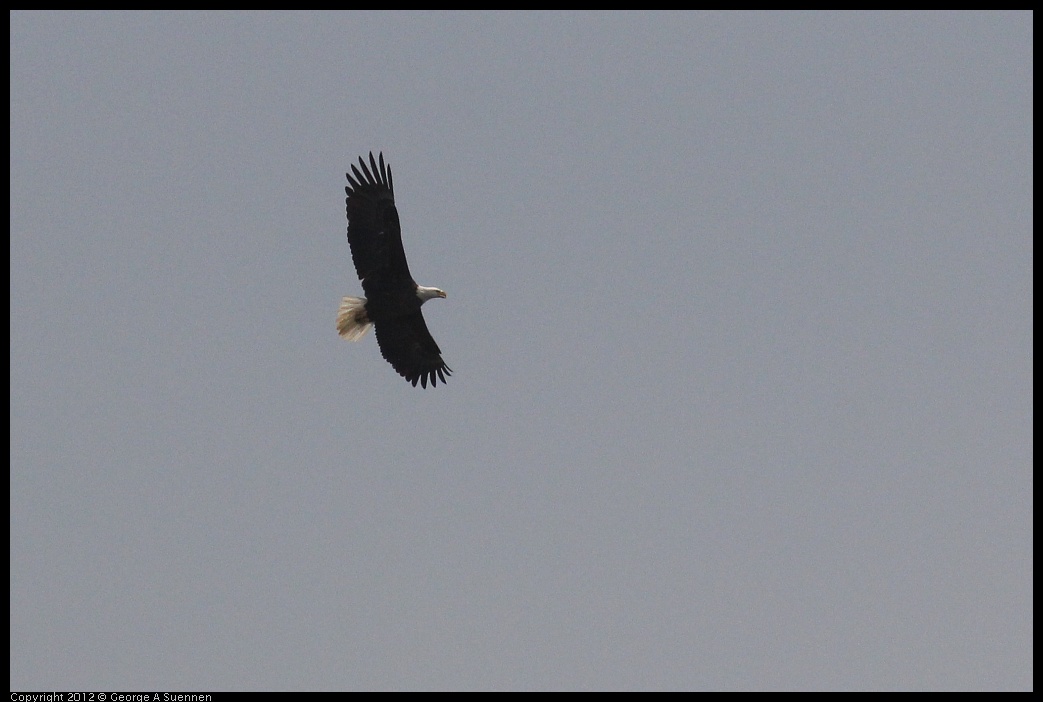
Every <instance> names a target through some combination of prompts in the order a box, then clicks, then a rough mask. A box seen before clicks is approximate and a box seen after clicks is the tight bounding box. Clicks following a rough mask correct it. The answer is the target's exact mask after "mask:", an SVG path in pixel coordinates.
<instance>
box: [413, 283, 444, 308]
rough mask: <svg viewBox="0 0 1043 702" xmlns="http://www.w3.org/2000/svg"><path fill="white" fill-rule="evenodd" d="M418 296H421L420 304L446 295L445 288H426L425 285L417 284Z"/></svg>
mask: <svg viewBox="0 0 1043 702" xmlns="http://www.w3.org/2000/svg"><path fill="white" fill-rule="evenodd" d="M416 296H417V297H419V298H420V304H424V303H425V302H427V301H428V300H430V299H432V298H435V297H445V290H440V289H438V288H425V287H424V286H423V285H418V286H416Z"/></svg>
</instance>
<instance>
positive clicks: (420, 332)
mask: <svg viewBox="0 0 1043 702" xmlns="http://www.w3.org/2000/svg"><path fill="white" fill-rule="evenodd" d="M359 167H360V168H361V169H362V170H361V171H360V170H359V168H356V167H355V165H354V164H352V166H351V173H345V175H346V176H347V178H348V186H347V187H346V188H344V191H345V192H346V193H347V194H348V197H347V208H348V244H349V245H350V246H351V258H352V260H353V261H354V262H355V270H356V271H357V272H358V274H359V280H361V281H362V289H363V290H364V291H365V292H366V297H345V298H344V299H343V300H341V302H340V310H339V311H338V312H337V332H338V333H339V334H340V336H341V338H344V339H347V340H349V341H358V340H359V339H361V338H362V337H363V335H365V333H366V332H367V331H369V328H370V327H376V335H377V346H379V347H380V354H381V355H382V356H383V357H384V359H385V360H386V361H387V362H388V363H390V364H391V366H392V368H394V369H395V371H396V372H397V373H398V374H399V375H401V376H402V377H403V378H405V379H406V380H407V381H409V382H411V383H412V384H413V387H416V384H417V382H419V383H420V386H421V387H423V388H427V383H428V381H430V382H431V387H434V386H435V385H437V381H436V379H435V376H437V377H438V380H441V381H442V382H443V383H444V382H445V377H446V376H447V375H452V371H451V370H450V369H449V366H447V365H446V364H445V361H443V360H442V352H441V350H440V349H439V348H438V344H436V343H435V340H434V339H433V338H432V337H431V332H429V331H428V330H427V324H425V323H424V316H423V315H422V314H421V313H420V306H421V305H423V304H424V303H425V302H427V301H428V300H430V299H432V298H435V297H445V291H444V290H439V289H438V288H426V287H424V286H423V285H417V284H416V281H415V280H413V276H411V275H410V274H409V265H408V264H407V263H406V252H405V250H404V249H403V248H402V229H401V227H400V226H399V222H398V210H397V209H395V186H394V182H393V180H392V178H391V166H390V165H385V164H384V154H383V153H381V154H380V163H379V164H378V163H377V161H376V159H374V158H373V152H372V151H371V152H370V153H369V166H367V165H366V162H365V161H363V160H362V157H361V156H360V157H359ZM353 174H354V177H353Z"/></svg>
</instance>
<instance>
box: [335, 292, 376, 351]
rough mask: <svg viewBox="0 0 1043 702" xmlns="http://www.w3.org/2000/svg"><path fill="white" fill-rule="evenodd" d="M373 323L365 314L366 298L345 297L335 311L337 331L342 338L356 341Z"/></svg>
mask: <svg viewBox="0 0 1043 702" xmlns="http://www.w3.org/2000/svg"><path fill="white" fill-rule="evenodd" d="M372 326H373V323H372V322H370V321H369V317H368V316H367V315H366V298H364V297H346V298H344V299H343V300H341V301H340V309H339V310H338V311H337V333H338V334H340V336H341V338H342V339H347V340H348V341H358V340H359V339H361V338H362V337H363V336H365V335H366V332H368V331H369V328H370V327H372Z"/></svg>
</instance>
